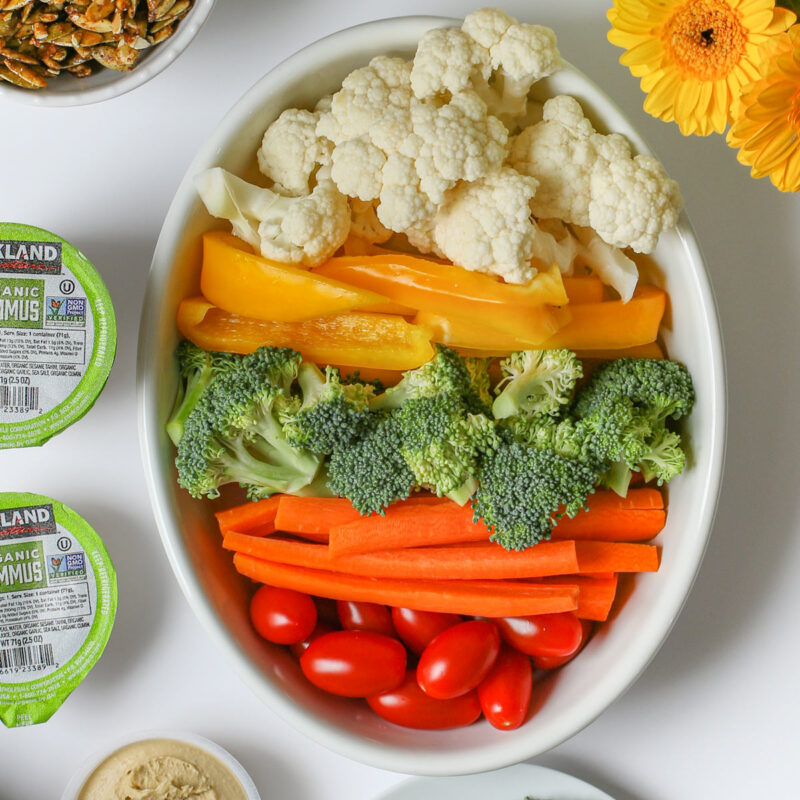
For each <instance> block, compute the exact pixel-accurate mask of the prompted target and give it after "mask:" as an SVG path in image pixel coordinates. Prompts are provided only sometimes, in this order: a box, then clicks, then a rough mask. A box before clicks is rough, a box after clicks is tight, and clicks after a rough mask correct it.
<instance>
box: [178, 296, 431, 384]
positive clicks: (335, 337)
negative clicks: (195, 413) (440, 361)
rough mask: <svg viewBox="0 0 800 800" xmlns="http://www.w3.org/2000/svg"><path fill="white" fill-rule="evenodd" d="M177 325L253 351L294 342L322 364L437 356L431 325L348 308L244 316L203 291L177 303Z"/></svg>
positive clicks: (203, 338)
mask: <svg viewBox="0 0 800 800" xmlns="http://www.w3.org/2000/svg"><path fill="white" fill-rule="evenodd" d="M177 323H178V330H179V331H180V332H181V333H182V334H183V335H184V336H185V337H186V338H187V339H189V340H190V341H192V342H194V343H195V344H196V345H197V346H198V347H202V348H203V349H205V350H220V351H223V352H228V353H252V352H253V351H255V350H257V349H258V348H259V347H264V346H271V347H291V348H294V349H295V350H299V351H300V353H301V354H302V355H303V358H306V359H308V360H309V361H315V362H317V363H319V364H340V365H342V366H345V367H370V368H380V369H391V370H404V369H413V368H414V367H419V366H420V365H422V364H424V363H426V362H427V361H430V360H431V358H433V354H434V352H433V346H432V345H431V343H430V331H429V330H428V329H427V328H424V327H422V326H421V325H413V324H411V323H410V322H407V321H406V320H405V319H403V318H402V317H399V316H393V315H391V314H370V313H367V312H361V311H350V312H348V313H345V314H335V315H333V316H329V317H317V318H316V319H311V320H305V321H302V322H280V321H268V320H261V319H253V318H251V317H242V316H239V315H238V314H231V313H229V312H227V311H224V310H223V309H221V308H217V307H216V306H214V305H213V304H212V303H209V302H208V301H207V300H206V299H205V298H203V297H190V298H188V299H187V300H184V301H182V302H181V304H180V305H179V306H178V315H177Z"/></svg>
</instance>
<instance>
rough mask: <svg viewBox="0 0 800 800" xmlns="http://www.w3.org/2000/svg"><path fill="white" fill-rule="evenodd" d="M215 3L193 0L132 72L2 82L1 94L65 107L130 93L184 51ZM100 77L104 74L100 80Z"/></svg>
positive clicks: (45, 104) (28, 102) (97, 101)
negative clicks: (40, 84) (33, 84)
mask: <svg viewBox="0 0 800 800" xmlns="http://www.w3.org/2000/svg"><path fill="white" fill-rule="evenodd" d="M214 2H215V0H194V5H193V7H192V8H191V9H190V11H189V13H188V14H187V15H186V16H185V17H184V18H183V19H182V20H181V21H180V23H179V24H178V29H177V31H176V32H175V33H174V34H173V35H172V36H171V37H170V38H169V39H166V40H165V41H163V42H160V43H159V44H157V45H155V46H154V47H153V50H152V52H146V54H145V56H143V57H142V60H141V62H140V63H139V64H137V65H136V66H135V67H134V68H133V69H132V70H131V71H130V72H117V73H114V71H113V70H110V69H107V68H106V69H103V70H101V71H99V72H97V73H95V74H93V75H90V76H89V77H87V78H80V79H77V78H72V76H67V75H63V76H59V77H57V78H52V79H51V82H50V83H49V84H48V85H47V86H46V87H45V88H44V89H22V88H20V87H19V86H14V85H13V84H10V83H7V82H6V81H0V97H7V98H8V99H9V100H14V101H15V102H18V103H25V104H27V105H32V106H41V107H47V108H66V107H69V106H86V105H91V104H92V103H101V102H103V101H104V100H111V99H112V98H114V97H119V96H121V95H123V94H127V93H128V92H130V91H132V90H133V89H136V88H138V87H139V86H141V85H142V84H144V83H147V81H149V80H151V79H152V78H155V76H156V75H158V74H159V73H160V72H163V71H164V70H165V69H166V68H167V67H168V66H169V65H170V64H172V63H173V62H174V61H175V60H176V59H177V58H178V56H179V55H180V54H181V53H183V51H184V50H185V49H186V48H187V47H188V46H189V44H190V43H191V41H192V39H194V37H195V36H197V34H198V33H199V31H200V28H202V27H203V24H204V23H205V21H206V20H207V19H208V16H209V14H210V13H211V10H212V9H213V7H214ZM98 76H102V77H100V78H99V79H98ZM59 80H62V81H69V83H70V85H73V84H74V85H75V86H76V87H77V88H75V89H69V90H64V89H61V88H57V86H58V85H57V83H56V82H57V81H59ZM54 84H55V86H54Z"/></svg>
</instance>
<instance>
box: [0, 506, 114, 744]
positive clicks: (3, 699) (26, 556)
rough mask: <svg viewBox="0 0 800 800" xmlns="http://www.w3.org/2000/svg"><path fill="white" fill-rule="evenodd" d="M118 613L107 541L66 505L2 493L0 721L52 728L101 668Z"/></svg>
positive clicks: (0, 511) (0, 537)
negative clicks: (81, 686)
mask: <svg viewBox="0 0 800 800" xmlns="http://www.w3.org/2000/svg"><path fill="white" fill-rule="evenodd" d="M116 609H117V580H116V575H115V573H114V566H113V565H112V563H111V559H110V558H109V557H108V553H107V552H106V549H105V547H104V545H103V542H102V541H101V540H100V537H99V536H98V535H97V534H96V533H95V532H94V530H92V528H91V527H90V526H89V525H88V524H87V522H86V521H85V520H83V519H82V518H81V517H79V516H78V515H77V514H76V513H75V512H74V511H73V510H72V509H70V508H67V507H66V506H65V505H62V504H61V503H58V502H56V501H55V500H52V499H51V498H49V497H44V496H43V495H39V494H16V493H11V492H4V493H0V720H2V721H3V723H4V724H5V725H6V726H7V727H9V728H16V727H19V726H23V725H35V724H36V723H38V722H46V721H47V720H48V719H50V717H51V716H52V715H53V714H54V713H55V711H56V710H57V709H58V708H59V706H60V705H61V704H62V703H63V702H64V700H66V699H67V697H68V696H69V695H70V693H71V692H72V690H73V689H74V688H75V687H76V686H77V685H78V684H79V683H80V682H81V681H82V680H83V679H84V678H85V677H86V675H87V674H88V673H89V670H91V668H92V667H93V666H94V665H95V664H96V663H97V661H98V659H99V658H100V656H101V655H102V654H103V650H104V648H105V646H106V642H107V641H108V637H109V636H110V635H111V628H112V627H113V625H114V614H115V612H116Z"/></svg>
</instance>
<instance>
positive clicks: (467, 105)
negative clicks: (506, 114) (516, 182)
mask: <svg viewBox="0 0 800 800" xmlns="http://www.w3.org/2000/svg"><path fill="white" fill-rule="evenodd" d="M410 76H411V64H410V62H407V61H403V60H402V59H399V58H389V57H387V56H378V57H377V58H374V59H373V60H372V61H371V62H370V63H369V65H368V66H366V67H363V68H361V69H357V70H355V71H354V72H352V73H350V75H348V76H347V78H345V80H344V81H343V83H342V89H341V90H340V91H339V92H337V93H336V94H334V95H333V98H332V100H331V104H330V111H329V112H323V113H322V114H321V116H320V121H319V123H318V125H317V130H316V133H317V135H318V136H323V137H325V138H328V139H330V140H331V141H333V143H334V145H335V146H334V149H333V153H332V164H333V168H332V173H331V174H332V177H333V181H334V182H335V183H336V184H337V186H338V187H339V189H340V190H341V191H342V192H344V193H345V194H348V195H351V196H353V197H358V198H359V199H361V200H364V201H367V200H373V199H376V198H377V199H378V200H379V204H378V206H377V215H378V219H379V220H380V222H381V223H382V224H383V225H384V226H386V227H387V228H389V229H391V230H392V231H396V232H398V233H406V232H407V231H409V230H410V229H414V230H415V231H421V230H424V228H425V227H426V224H427V222H426V221H429V220H431V219H432V218H433V216H434V214H435V213H436V208H437V206H438V205H439V204H440V203H441V202H442V200H443V199H444V195H445V192H446V191H447V190H448V189H450V188H451V187H452V186H454V185H455V184H456V183H457V182H458V181H460V180H467V181H472V180H476V179H477V178H480V177H482V176H483V175H486V174H487V173H488V172H490V171H491V170H493V169H495V168H497V167H498V166H499V165H500V164H502V162H503V160H504V159H505V157H506V155H507V146H506V145H507V141H508V132H507V131H506V129H505V128H504V126H503V124H502V123H501V122H500V121H499V120H498V119H496V118H495V117H491V116H489V115H488V114H487V110H486V104H485V103H484V102H483V101H482V100H481V99H480V98H479V97H478V96H477V94H475V93H474V92H472V91H464V92H459V93H456V94H453V95H452V96H451V97H449V98H446V99H442V98H437V99H435V100H431V101H423V100H420V99H419V98H417V97H415V96H414V94H413V92H412V91H411V77H410ZM412 235H415V234H412Z"/></svg>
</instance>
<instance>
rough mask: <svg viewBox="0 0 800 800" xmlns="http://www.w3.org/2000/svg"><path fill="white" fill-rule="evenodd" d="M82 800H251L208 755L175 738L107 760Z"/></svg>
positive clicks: (144, 744) (88, 783) (149, 743)
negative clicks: (248, 799)
mask: <svg viewBox="0 0 800 800" xmlns="http://www.w3.org/2000/svg"><path fill="white" fill-rule="evenodd" d="M78 800H247V795H246V794H245V791H244V789H243V788H242V784H241V783H239V781H238V780H237V779H236V777H235V776H234V775H233V773H232V772H231V771H230V770H229V769H228V767H226V766H225V764H223V763H222V762H221V761H220V760H219V759H218V758H216V757H215V756H213V755H211V753H209V752H208V751H206V750H203V749H202V748H200V747H196V746H195V745H193V744H188V743H187V742H180V741H177V740H173V739H146V740H145V741H142V742H133V743H132V744H129V745H126V746H125V747H122V748H121V749H119V750H117V751H116V752H114V753H112V754H111V755H110V756H109V757H108V758H107V759H106V760H105V761H103V763H102V764H100V766H99V767H97V769H96V770H95V771H94V772H93V773H92V774H91V775H90V776H89V778H88V780H87V781H86V783H85V784H84V785H83V788H82V789H81V792H80V794H79V795H78Z"/></svg>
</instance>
